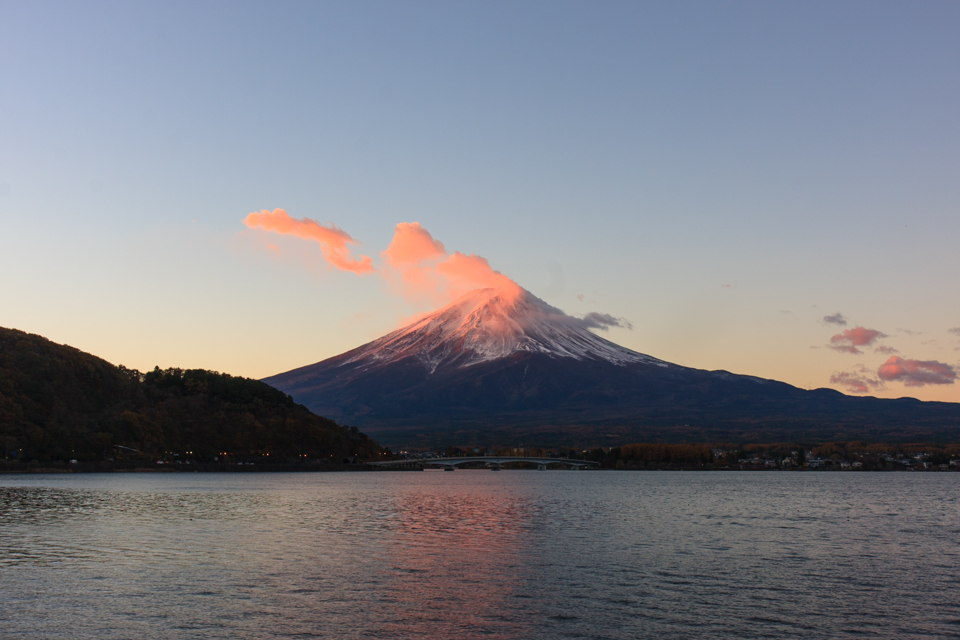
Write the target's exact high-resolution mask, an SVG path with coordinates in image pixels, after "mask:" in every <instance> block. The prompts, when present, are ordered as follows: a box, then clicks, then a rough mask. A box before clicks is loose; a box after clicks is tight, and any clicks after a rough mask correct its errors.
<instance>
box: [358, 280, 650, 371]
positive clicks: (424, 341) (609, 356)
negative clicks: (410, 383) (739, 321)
mask: <svg viewBox="0 0 960 640" xmlns="http://www.w3.org/2000/svg"><path fill="white" fill-rule="evenodd" d="M518 352H530V353H543V354H546V355H550V356H553V357H557V358H574V359H576V360H584V359H594V360H606V361H607V362H611V363H613V364H617V365H626V364H628V363H634V362H643V363H648V364H655V365H658V366H661V367H667V366H669V365H668V364H667V363H666V362H663V361H662V360H657V359H656V358H652V357H650V356H646V355H643V354H641V353H637V352H636V351H631V350H630V349H626V348H624V347H621V346H620V345H617V344H614V343H612V342H610V341H609V340H604V339H603V338H601V337H600V336H597V335H594V334H593V333H591V332H590V331H589V330H587V329H586V328H585V327H584V326H583V322H582V321H581V320H579V319H577V318H573V317H571V316H568V315H567V314H565V313H563V312H562V311H560V310H559V309H556V308H554V307H551V306H550V305H548V304H547V303H546V302H544V301H543V300H540V299H539V298H537V297H536V296H534V295H533V294H531V293H530V292H528V291H523V292H522V294H521V295H520V296H510V297H506V296H502V295H500V294H499V293H498V291H497V290H496V289H478V290H476V291H473V292H471V293H468V294H467V295H465V296H463V297H462V298H460V299H458V300H456V301H455V302H453V303H452V304H450V305H449V306H447V307H445V308H443V309H440V310H439V311H436V312H435V313H433V314H431V315H429V316H427V317H425V318H423V319H421V320H419V321H417V322H414V323H413V324H411V325H409V326H407V327H404V328H402V329H398V330H397V331H394V332H392V333H389V334H387V335H385V336H383V337H382V338H379V339H377V340H374V341H373V342H371V343H370V344H368V345H366V346H364V347H361V349H360V350H359V351H358V352H357V353H355V354H354V355H353V356H352V357H351V358H350V359H349V360H347V361H345V362H344V364H347V363H360V364H361V366H363V365H374V364H376V365H381V364H386V363H389V362H395V361H398V360H402V359H404V358H408V357H415V358H417V359H419V360H420V361H421V362H423V364H424V365H425V366H426V367H427V369H428V370H429V371H430V372H431V373H432V372H433V371H435V370H436V369H437V367H439V366H440V365H441V364H443V365H451V366H454V367H469V366H472V365H475V364H479V363H481V362H488V361H490V360H496V359H498V358H504V357H506V356H509V355H511V354H514V353H518Z"/></svg>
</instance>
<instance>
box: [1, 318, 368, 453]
mask: <svg viewBox="0 0 960 640" xmlns="http://www.w3.org/2000/svg"><path fill="white" fill-rule="evenodd" d="M0 446H3V453H4V457H6V458H12V459H19V460H68V459H77V460H81V461H83V460H102V459H124V458H126V459H130V458H142V459H144V460H147V459H151V458H164V457H176V458H177V459H181V460H186V459H195V460H213V459H214V458H219V459H220V460H224V459H226V460H234V461H249V460H254V461H257V462H268V461H269V462H291V461H300V460H304V461H307V460H335V461H337V462H340V461H341V460H342V459H343V458H356V457H359V458H372V457H374V456H379V455H380V454H381V453H382V450H381V448H380V447H379V445H377V444H376V443H375V442H374V441H372V440H370V439H369V438H368V437H367V436H366V435H364V434H362V433H359V432H358V431H357V430H356V428H348V427H343V426H340V425H338V424H337V423H335V422H333V421H332V420H328V419H326V418H322V417H320V416H317V415H315V414H313V413H311V412H310V411H309V410H308V409H307V408H305V407H303V406H302V405H299V404H296V403H295V402H294V401H293V399H292V398H290V396H288V395H286V394H284V393H283V392H281V391H278V390H276V389H274V388H273V387H271V386H269V385H267V384H264V383H262V382H259V381H256V380H250V379H247V378H239V377H233V376H230V375H226V374H220V373H216V372H212V371H204V370H181V369H168V370H166V371H161V370H159V369H154V370H153V371H151V372H149V373H147V374H141V373H140V372H138V371H134V370H130V369H126V368H124V367H117V366H114V365H112V364H110V363H109V362H106V361H105V360H101V359H100V358H97V357H95V356H92V355H90V354H87V353H84V352H82V351H79V350H78V349H74V348H73V347H68V346H64V345H58V344H55V343H53V342H51V341H49V340H47V339H45V338H43V337H41V336H37V335H32V334H27V333H24V332H22V331H17V330H14V329H4V328H0Z"/></svg>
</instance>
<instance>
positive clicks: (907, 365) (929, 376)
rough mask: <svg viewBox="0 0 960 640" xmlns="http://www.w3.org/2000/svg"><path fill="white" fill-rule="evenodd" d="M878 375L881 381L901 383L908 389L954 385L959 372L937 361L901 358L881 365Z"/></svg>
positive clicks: (891, 358) (894, 357)
mask: <svg viewBox="0 0 960 640" xmlns="http://www.w3.org/2000/svg"><path fill="white" fill-rule="evenodd" d="M877 375H878V376H879V377H880V379H881V380H887V381H899V382H902V383H903V384H904V385H906V386H908V387H923V386H925V385H928V384H953V383H954V381H955V380H956V379H957V371H956V369H954V368H953V367H952V366H950V365H949V364H945V363H943V362H938V361H936V360H910V359H906V358H901V357H899V356H890V359H889V360H887V361H886V362H884V363H883V364H882V365H880V368H879V369H878V370H877Z"/></svg>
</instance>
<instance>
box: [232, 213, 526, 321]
mask: <svg viewBox="0 0 960 640" xmlns="http://www.w3.org/2000/svg"><path fill="white" fill-rule="evenodd" d="M244 224H246V225H247V226H248V227H249V228H251V229H256V228H261V229H264V230H265V231H273V232H275V233H281V234H286V235H292V236H296V237H298V238H303V239H306V240H312V241H314V242H317V243H319V245H320V250H321V251H322V252H323V256H324V258H325V259H326V260H327V262H329V263H330V264H331V265H332V266H334V267H336V268H338V269H343V270H344V271H351V272H353V273H357V274H364V273H370V272H373V273H376V274H377V275H379V276H381V277H382V278H384V279H385V280H386V281H388V282H390V283H391V284H394V285H397V284H398V283H399V293H400V294H401V295H403V296H404V297H405V298H407V299H411V300H415V301H421V300H423V299H426V300H428V301H430V302H433V303H435V304H439V303H443V302H445V301H449V300H451V299H453V298H456V297H459V296H461V295H463V294H465V293H468V292H470V291H472V290H474V289H482V288H494V289H498V290H499V291H500V293H501V295H505V296H514V295H519V294H520V292H521V291H522V289H521V288H520V285H518V284H517V283H516V282H514V281H513V280H511V279H510V278H508V277H507V276H505V275H503V274H502V273H500V272H499V271H497V270H495V269H494V268H493V267H491V266H490V263H489V262H487V259H486V258H484V257H483V256H478V255H475V254H464V253H460V252H459V251H455V252H453V253H449V252H448V251H447V249H446V248H445V247H444V246H443V243H442V242H440V241H439V240H436V239H435V238H434V237H433V236H432V235H430V232H429V231H427V230H426V229H424V228H423V227H422V226H421V225H420V223H419V222H401V223H400V224H398V225H397V226H396V227H395V228H394V233H393V239H392V240H391V242H390V245H389V246H388V247H387V248H386V249H385V250H384V251H383V252H382V253H381V254H380V257H381V258H382V259H383V264H382V266H380V267H374V265H373V261H372V260H371V259H370V258H369V257H368V256H360V257H359V258H354V257H353V256H352V255H351V254H350V245H353V244H359V243H358V242H357V241H356V240H354V239H353V238H352V237H350V235H349V234H348V233H347V232H345V231H344V230H343V229H340V228H339V227H337V226H336V225H334V224H333V223H330V224H328V225H322V224H320V223H319V222H317V221H316V220H311V219H309V218H303V219H302V220H297V219H295V218H291V217H290V216H289V215H288V214H287V212H286V211H284V210H283V209H274V210H273V211H268V210H263V211H261V212H255V213H251V214H250V215H248V216H247V217H246V219H245V220H244ZM268 248H269V249H270V250H271V251H277V248H276V246H275V245H270V246H269V247H268Z"/></svg>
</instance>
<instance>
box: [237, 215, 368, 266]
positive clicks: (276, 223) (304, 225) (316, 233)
mask: <svg viewBox="0 0 960 640" xmlns="http://www.w3.org/2000/svg"><path fill="white" fill-rule="evenodd" d="M243 223H244V224H245V225H247V226H248V227H249V228H251V229H256V228H257V227H260V228H261V229H264V230H266V231H274V232H276V233H283V234H288V235H292V236H297V237H298V238H304V239H306V240H313V241H314V242H317V243H319V244H320V251H321V252H322V253H323V257H324V258H325V259H326V261H327V262H329V263H330V264H331V265H333V266H334V267H336V268H337V269H343V270H344V271H352V272H353V273H358V274H360V273H367V272H369V271H373V261H372V260H371V259H370V258H369V257H368V256H360V257H359V258H354V257H353V256H351V255H350V249H349V247H348V245H351V244H359V243H358V242H357V241H356V240H354V239H353V238H351V237H350V234H348V233H347V232H346V231H344V230H343V229H340V228H339V227H337V226H336V225H335V224H333V223H330V225H329V226H324V225H322V224H320V223H319V222H317V221H316V220H311V219H310V218H303V219H302V220H297V219H295V218H291V217H290V216H289V215H287V212H286V211H284V210H283V209H274V210H273V211H268V210H267V209H264V210H263V211H260V212H259V213H257V212H254V213H251V214H250V215H248V216H247V217H246V218H245V219H244V221H243Z"/></svg>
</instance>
